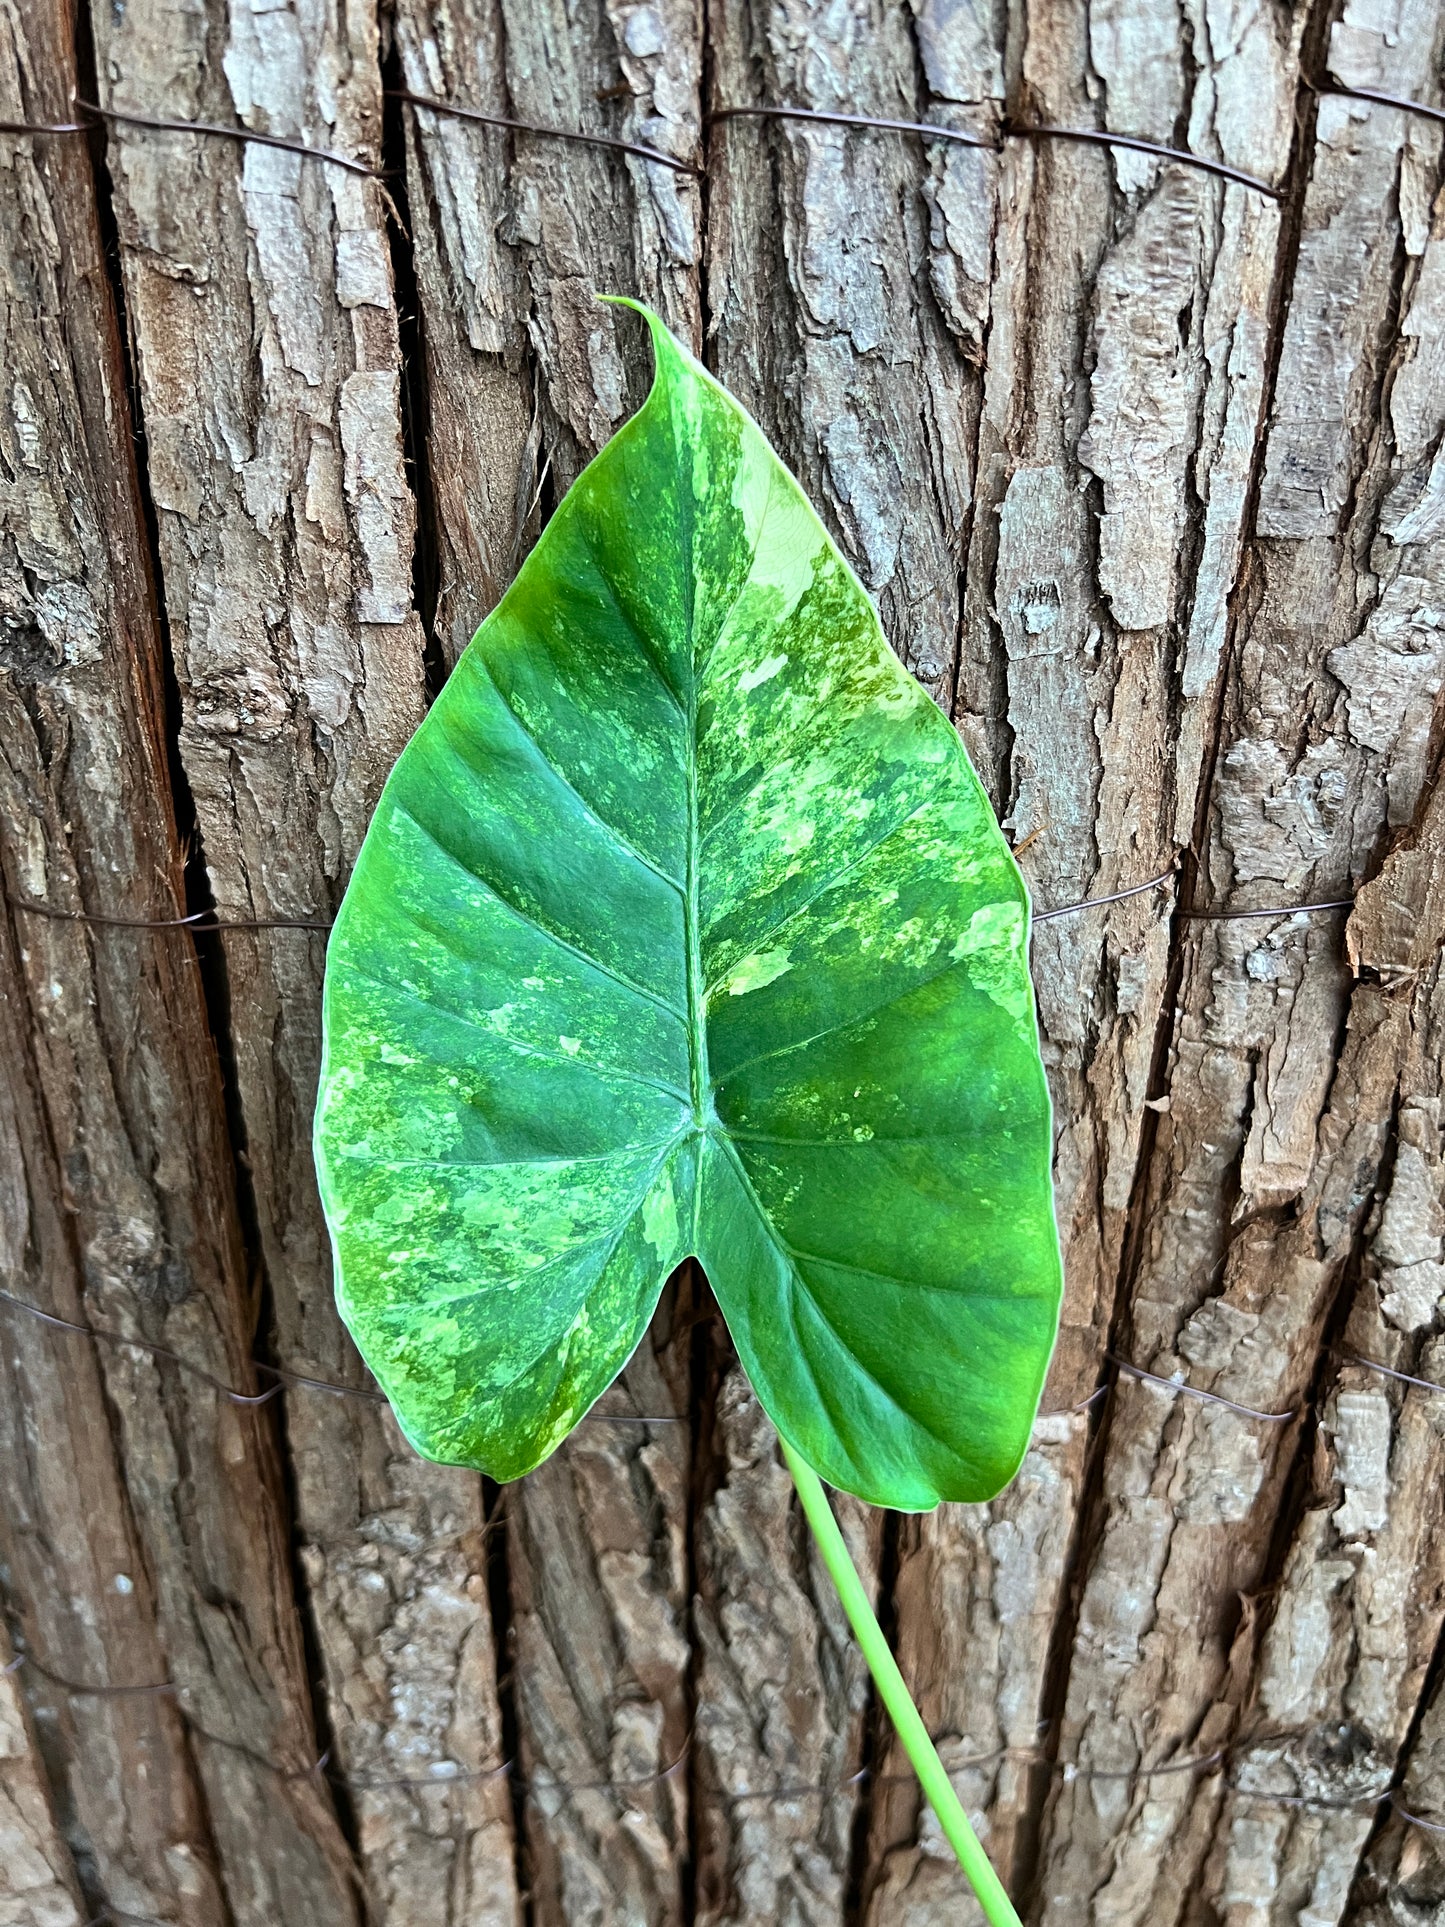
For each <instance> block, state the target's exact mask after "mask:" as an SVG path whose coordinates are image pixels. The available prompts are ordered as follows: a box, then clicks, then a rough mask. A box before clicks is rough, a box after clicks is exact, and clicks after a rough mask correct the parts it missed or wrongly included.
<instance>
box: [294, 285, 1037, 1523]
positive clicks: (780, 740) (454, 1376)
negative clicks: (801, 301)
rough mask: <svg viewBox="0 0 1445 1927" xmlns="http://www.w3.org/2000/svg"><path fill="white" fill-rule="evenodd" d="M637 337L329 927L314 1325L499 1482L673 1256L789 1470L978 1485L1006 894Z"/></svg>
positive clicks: (944, 741)
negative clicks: (647, 363) (334, 1303)
mask: <svg viewBox="0 0 1445 1927" xmlns="http://www.w3.org/2000/svg"><path fill="white" fill-rule="evenodd" d="M643 312H644V313H646V311H645V310H643ZM647 319H648V322H649V324H650V326H651V329H652V337H653V343H654V347H655V351H656V357H657V374H656V379H655V382H654V385H653V389H652V393H651V394H650V396H649V397H648V400H647V402H646V405H645V406H644V407H643V408H642V409H641V411H640V412H639V413H638V414H637V415H635V416H634V417H633V419H632V420H631V421H630V422H628V424H627V425H626V427H624V428H623V429H622V430H621V431H620V433H618V434H617V435H616V436H615V437H614V438H613V440H612V441H611V442H609V443H608V445H607V447H606V448H605V449H604V450H603V451H602V453H601V454H600V455H599V456H598V457H597V459H596V460H595V461H594V462H593V463H592V465H591V466H590V467H589V468H588V469H587V470H586V472H585V473H584V474H583V475H582V476H581V477H580V478H579V480H578V481H577V483H576V485H575V486H574V487H573V488H572V489H571V491H570V492H569V494H568V495H567V498H566V500H565V501H564V502H563V504H562V506H561V507H560V508H559V509H558V511H557V513H556V514H555V515H554V516H553V518H552V520H551V522H550V523H549V524H548V526H547V529H546V531H545V533H544V534H543V536H542V538H541V540H540V541H539V542H538V544H537V546H536V548H535V549H534V550H533V552H532V554H531V555H530V556H529V557H528V559H527V561H526V563H525V565H524V566H523V568H522V570H521V573H520V574H519V576H518V578H517V580H516V582H515V583H514V585H513V586H512V588H511V589H510V590H509V592H508V593H507V595H506V596H505V597H504V598H503V600H502V602H501V603H500V605H499V606H498V608H497V609H496V610H495V611H494V613H493V614H492V615H491V616H490V617H488V619H487V621H486V622H485V623H483V625H482V627H481V629H480V630H479V631H478V633H477V636H476V638H475V640H474V641H473V642H472V644H471V646H470V648H469V649H468V650H467V651H466V653H465V654H464V655H463V657H462V659H461V661H460V663H459V664H458V665H457V668H456V671H455V673H454V674H453V675H452V677H451V679H450V681H449V682H448V683H447V685H446V688H445V689H444V690H443V692H442V694H441V696H440V697H439V698H438V700H437V701H436V703H435V704H434V705H433V707H432V709H431V711H430V713H429V715H428V716H427V719H426V721H425V722H424V723H423V724H422V726H421V728H420V729H419V730H418V731H417V733H416V736H415V737H414V738H413V740H412V742H411V743H410V744H409V746H408V747H407V749H406V751H405V752H404V754H403V755H402V757H401V758H400V760H399V761H398V763H397V765H396V768H395V769H394V770H393V772H392V774H391V777H390V779H389V781H388V782H387V785H386V788H385V790H384V792H383V794H382V798H381V801H380V803H379V804H378V806H377V810H376V815H375V817H374V819H373V821H372V824H371V827H370V829H369V831H368V832H367V836H366V841H365V843H364V845H363V847H362V850H361V854H360V857H359V858H358V861H357V865H356V871H355V874H354V876H353V877H352V880H351V885H350V888H349V889H348V891H347V893H346V900H345V902H344V903H343V905H342V908H341V913H340V916H339V917H338V919H337V923H336V928H335V931H334V933H333V935H332V938H331V946H330V953H329V957H328V961H327V974H326V1001H325V1062H324V1068H323V1072H322V1079H321V1093H320V1101H319V1105H318V1111H317V1126H316V1151H317V1166H318V1170H319V1173H320V1180H321V1191H322V1197H323V1200H324V1202H325V1206H326V1212H327V1216H328V1218H329V1221H330V1224H331V1229H332V1234H333V1238H334V1241H335V1248H336V1261H337V1294H338V1299H339V1302H340V1305H341V1309H342V1313H343V1316H344V1317H345V1318H346V1321H347V1323H348V1325H349V1326H350V1328H351V1330H352V1332H353V1334H354V1335H355V1337H356V1341H357V1343H358V1344H359V1345H360V1347H361V1350H362V1352H363V1354H364V1355H365V1357H366V1359H367V1361H368V1362H369V1364H370V1365H371V1367H372V1369H373V1370H374V1372H375V1373H376V1376H377V1378H378V1380H379V1381H380V1383H381V1384H382V1386H383V1387H384V1388H385V1390H386V1392H387V1394H388V1396H389V1397H390V1398H391V1400H392V1402H393V1404H394V1406H395V1408H396V1412H397V1416H398V1418H399V1420H400V1422H401V1424H402V1426H403V1427H404V1429H405V1431H406V1433H407V1436H408V1437H409V1438H410V1439H411V1440H412V1442H413V1443H414V1444H415V1446H416V1447H417V1449H418V1450H419V1451H421V1452H423V1453H425V1454H426V1455H427V1456H429V1457H432V1458H438V1459H443V1460H446V1461H449V1462H453V1463H461V1464H467V1465H474V1466H479V1467H482V1468H483V1469H485V1470H486V1471H488V1472H490V1473H492V1474H494V1475H495V1476H496V1477H498V1478H503V1479H508V1478H514V1477H516V1476H518V1475H519V1474H521V1473H523V1472H526V1471H528V1470H529V1469H530V1468H531V1467H533V1466H535V1465H536V1464H538V1462H539V1461H540V1460H542V1459H543V1458H545V1457H546V1455H547V1454H548V1453H549V1452H551V1451H552V1450H553V1449H554V1447H555V1446H556V1445H557V1444H558V1443H559V1442H560V1441H561V1440H562V1439H563V1438H564V1437H565V1436H566V1434H567V1433H568V1432H569V1431H570V1430H571V1428H572V1427H573V1426H574V1425H575V1424H576V1422H577V1420H578V1419H579V1418H580V1417H581V1416H582V1414H583V1413H584V1412H585V1411H586V1410H587V1408H588V1406H589V1405H591V1404H592V1402H593V1400H594V1399H596V1398H597V1396H598V1395H599V1393H601V1392H602V1391H603V1390H604V1389H605V1388H606V1387H607V1386H608V1385H609V1384H610V1383H611V1381H612V1379H613V1378H614V1377H615V1376H616V1374H617V1372H618V1371H619V1370H620V1369H621V1368H622V1366H623V1365H624V1364H625V1363H626V1361H627V1359H628V1357H629V1356H630V1354H631V1353H632V1351H633V1349H634V1348H635V1346H636V1345H637V1343H638V1340H639V1339H640V1337H641V1336H642V1333H643V1331H644V1329H645V1327H646V1325H647V1321H648V1319H649V1317H650V1316H651V1314H652V1311H653V1308H654V1306H655V1305H656V1303H657V1298H658V1294H659V1292H660V1290H661V1288H662V1285H663V1282H664V1280H665V1279H666V1277H667V1275H668V1273H669V1272H670V1271H671V1270H672V1269H673V1267H674V1266H675V1265H677V1264H678V1263H679V1262H680V1261H681V1260H682V1259H684V1258H686V1257H688V1256H689V1255H693V1256H696V1257H697V1258H698V1259H699V1260H700V1261H701V1263H702V1265H703V1267H704V1268H705V1270H706V1272H707V1275H708V1278H709V1279H710V1281H711V1283H712V1286H713V1290H714V1291H715V1292H716V1294H717V1298H718V1302H719V1304H720V1305H721V1307H722V1310H723V1313H724V1316H725V1317H726V1319H727V1321H728V1326H729V1328H730V1330H731V1332H732V1335H733V1338H734V1340H735V1342H736V1344H737V1348H738V1352H739V1355H740V1357H741V1359H742V1362H743V1365H744V1366H745V1368H746V1370H747V1373H748V1376H749V1377H750V1379H751V1380H752V1383H753V1385H754V1387H755V1388H756V1390H757V1393H758V1396H759V1398H760V1399H761V1400H762V1403H763V1405H764V1406H765V1408H766V1409H767V1411H768V1413H769V1414H770V1416H771V1417H772V1418H773V1420H774V1422H775V1423H776V1425H777V1427H778V1429H779V1431H780V1432H781V1433H782V1434H783V1436H784V1437H785V1438H786V1439H787V1440H788V1441H789V1443H790V1444H791V1445H792V1446H793V1448H794V1450H795V1451H796V1452H797V1453H798V1454H799V1455H800V1456H801V1457H802V1458H803V1459H805V1460H806V1461H807V1462H808V1463H809V1464H810V1465H812V1466H814V1467H815V1468H816V1469H817V1470H818V1472H820V1473H821V1474H822V1476H823V1477H824V1478H826V1479H828V1480H829V1481H830V1482H831V1483H832V1484H834V1485H837V1486H841V1487H843V1488H844V1489H846V1490H848V1491H850V1492H855V1493H857V1494H859V1495H860V1496H861V1497H863V1498H865V1499H870V1500H873V1501H875V1502H877V1503H880V1504H886V1505H893V1506H898V1507H903V1508H907V1509H921V1508H925V1507H929V1506H932V1505H934V1504H935V1503H936V1502H937V1501H938V1500H939V1499H940V1498H945V1499H982V1498H986V1497H988V1496H990V1495H991V1494H993V1493H994V1492H996V1491H997V1490H998V1489H999V1488H1000V1487H1001V1486H1002V1485H1004V1484H1005V1483H1006V1482H1007V1481H1008V1479H1009V1478H1010V1477H1012V1475H1013V1473H1014V1471H1015V1469H1016V1468H1017V1465H1018V1462H1019V1459H1020V1457H1021V1455H1022V1452H1023V1449H1024V1445H1025V1443H1026V1440H1027V1436H1028V1431H1029V1426H1030V1424H1031V1422H1032V1418H1033V1413H1034V1408H1035V1404H1036V1402H1037V1398H1038V1394H1039V1389H1040V1386H1041V1384H1042V1380H1043V1374H1044V1370H1045V1366H1046V1364H1047V1361H1048V1355H1049V1350H1050V1347H1051V1345H1052V1343H1053V1337H1054V1330H1055V1324H1056V1320H1057V1316H1058V1305H1059V1291H1060V1281H1059V1257H1058V1244H1057V1238H1056V1235H1055V1231H1054V1224H1053V1215H1052V1199H1051V1189H1050V1178H1049V1148H1050V1131H1049V1104H1048V1097H1047V1093H1046V1089H1045V1084H1044V1077H1043V1070H1042V1067H1041V1064H1040V1061H1039V1053H1038V1044H1037V1038H1036V1033H1035V1026H1034V1013H1033V999H1032V994H1031V990H1030V985H1029V978H1028V971H1027V964H1026V952H1027V939H1028V900H1027V896H1026V894H1025V891H1024V888H1023V884H1022V882H1021V880H1020V878H1019V875H1018V871H1017V869H1016V868H1015V866H1014V863H1013V860H1012V858H1011V857H1010V855H1009V853H1008V850H1007V848H1006V846H1005V844H1004V842H1003V839H1002V837H1001V836H1000V834H999V831H998V828H997V826H996V825H995V823H994V820H993V815H992V812H991V811H990V809H989V806H988V802H987V799H986V797H985V796H984V794H983V792H982V790H981V788H980V786H979V783H978V780H977V778H976V777H975V776H974V773H973V771H972V769H971V768H970V766H969V763H968V759H967V757H966V756H965V754H964V751H963V748H962V745H961V744H960V743H959V740H958V738H957V736H956V735H955V733H954V731H953V730H952V728H951V727H950V726H949V724H948V722H947V720H946V719H945V718H944V717H943V716H942V715H941V714H940V713H939V711H938V710H937V709H936V708H935V707H934V705H933V703H931V702H930V701H929V700H928V698H927V697H926V696H925V695H924V693H923V692H922V690H920V689H919V687H918V686H917V684H916V683H915V682H914V681H913V680H912V679H911V678H910V677H909V675H908V674H907V672H906V671H905V670H904V669H903V667H902V666H901V664H900V663H899V662H898V660H897V658H896V657H895V656H894V655H893V654H892V652H891V651H890V650H889V648H888V647H887V645H886V643H885V641H884V639H883V635H882V632H881V630H880V629H879V626H878V620H877V617H876V615H875V614H874V611H873V608H872V605H871V604H870V603H869V601H868V598H867V596H866V595H865V594H864V592H863V590H862V588H861V587H860V585H859V583H858V582H857V580H856V579H855V577H854V576H853V574H852V573H851V571H850V570H849V569H848V567H847V565H846V563H845V562H844V561H843V558H842V557H841V555H840V554H839V553H838V551H837V549H836V548H835V547H834V546H833V544H832V542H831V541H830V540H829V538H828V536H827V534H826V533H825V531H824V529H823V527H822V524H821V523H820V522H819V520H818V518H817V516H816V515H815V514H814V512H813V510H812V509H811V507H810V506H809V504H808V502H807V500H806V499H805V497H804V496H803V494H802V491H801V490H800V489H799V488H798V486H797V484H796V483H795V482H794V481H793V479H792V477H791V476H790V475H789V474H788V473H787V471H786V470H785V469H784V468H783V466H782V464H781V463H780V462H779V461H778V459H777V457H776V456H775V455H774V454H773V452H772V450H771V449H770V448H769V447H768V444H767V442H766V441H765V440H764V438H763V436H762V434H761V433H760V432H759V430H758V428H757V427H756V425H755V424H754V423H753V422H752V420H751V419H750V418H749V417H748V416H747V415H746V414H745V413H744V412H743V410H742V409H741V408H740V407H739V406H738V404H737V403H736V402H735V401H733V400H732V398H731V397H730V396H729V395H728V394H727V393H726V392H725V391H724V390H723V389H722V388H720V387H719V386H718V384H717V383H716V382H715V381H714V380H713V379H712V378H711V377H710V376H709V375H708V374H707V373H706V372H705V371H704V370H703V369H702V368H701V367H700V366H699V365H698V364H697V363H696V362H695V361H693V360H692V358H691V357H690V356H689V355H687V354H685V353H684V352H683V350H682V349H681V348H680V347H679V346H678V344H677V343H676V342H675V341H674V340H673V338H672V337H671V336H670V335H669V334H668V332H667V331H666V329H665V328H664V327H663V326H662V324H661V323H660V322H659V321H658V320H657V318H656V317H655V316H653V315H650V314H648V315H647Z"/></svg>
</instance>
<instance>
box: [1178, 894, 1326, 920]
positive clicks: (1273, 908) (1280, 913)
mask: <svg viewBox="0 0 1445 1927" xmlns="http://www.w3.org/2000/svg"><path fill="white" fill-rule="evenodd" d="M1354 905H1355V899H1354V898H1353V897H1331V898H1330V900H1329V901H1328V902H1327V903H1296V904H1290V905H1284V904H1272V905H1270V906H1269V907H1268V908H1266V909H1263V910H1186V911H1185V912H1184V915H1185V917H1186V918H1188V919H1189V921H1190V922H1192V923H1234V922H1238V921H1240V920H1242V919H1243V918H1245V917H1305V916H1312V915H1313V914H1314V912H1315V911H1317V910H1352V909H1353V908H1354Z"/></svg>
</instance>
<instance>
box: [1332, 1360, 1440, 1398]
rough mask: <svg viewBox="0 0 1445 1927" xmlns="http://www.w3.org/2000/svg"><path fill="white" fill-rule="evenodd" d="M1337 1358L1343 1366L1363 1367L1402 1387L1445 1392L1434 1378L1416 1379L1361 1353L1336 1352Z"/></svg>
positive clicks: (1409, 1373) (1410, 1373)
mask: <svg viewBox="0 0 1445 1927" xmlns="http://www.w3.org/2000/svg"><path fill="white" fill-rule="evenodd" d="M1335 1357H1336V1358H1338V1359H1339V1361H1340V1363H1341V1364H1342V1365H1363V1366H1364V1368H1365V1370H1366V1371H1370V1372H1379V1373H1380V1374H1381V1375H1382V1376H1383V1377H1385V1378H1394V1379H1398V1380H1399V1382H1400V1383H1401V1384H1402V1385H1418V1386H1419V1387H1420V1389H1421V1391H1422V1392H1445V1385H1437V1384H1436V1383H1435V1381H1434V1379H1432V1378H1416V1377H1415V1375H1414V1373H1413V1372H1398V1371H1396V1369H1395V1367H1394V1366H1393V1365H1383V1364H1381V1362H1380V1360H1379V1359H1378V1358H1366V1357H1364V1355H1363V1354H1362V1353H1360V1352H1346V1351H1340V1350H1336V1352H1335Z"/></svg>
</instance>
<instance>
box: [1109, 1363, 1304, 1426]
mask: <svg viewBox="0 0 1445 1927" xmlns="http://www.w3.org/2000/svg"><path fill="white" fill-rule="evenodd" d="M1104 1356H1105V1357H1106V1358H1107V1359H1108V1361H1109V1363H1110V1364H1111V1365H1112V1366H1113V1367H1114V1368H1115V1370H1116V1371H1120V1372H1127V1373H1128V1375H1129V1377H1130V1378H1142V1379H1143V1380H1144V1381H1145V1382H1146V1384H1149V1385H1160V1386H1162V1387H1163V1388H1164V1390H1165V1391H1166V1392H1184V1393H1186V1394H1187V1395H1188V1396H1189V1397H1190V1398H1198V1399H1203V1401H1204V1402H1205V1404H1207V1405H1223V1406H1224V1407H1225V1408H1226V1409H1227V1410H1228V1411H1231V1412H1238V1413H1239V1414H1240V1416H1241V1417H1243V1418H1254V1419H1260V1420H1261V1421H1262V1422H1263V1423H1264V1424H1266V1425H1287V1424H1288V1423H1289V1421H1290V1420H1291V1419H1295V1418H1298V1417H1299V1416H1300V1414H1301V1412H1303V1411H1304V1409H1305V1408H1304V1407H1303V1406H1302V1405H1297V1406H1295V1407H1293V1408H1292V1409H1291V1410H1290V1411H1288V1412H1262V1411H1260V1410H1259V1408H1258V1407H1257V1406H1254V1405H1241V1404H1240V1403H1239V1402H1238V1401H1237V1400H1236V1399H1232V1398H1225V1397H1224V1395H1223V1394H1222V1393H1221V1392H1206V1391H1204V1390H1203V1389H1202V1388H1201V1387H1200V1386H1198V1385H1186V1384H1185V1383H1184V1382H1183V1381H1182V1380H1180V1379H1176V1378H1163V1377H1161V1376H1160V1374H1159V1373H1158V1372H1147V1371H1145V1369H1144V1367H1143V1366H1142V1365H1134V1364H1131V1363H1130V1361H1129V1360H1128V1359H1127V1358H1120V1357H1119V1356H1118V1355H1117V1353H1115V1352H1106V1353H1105V1354H1104Z"/></svg>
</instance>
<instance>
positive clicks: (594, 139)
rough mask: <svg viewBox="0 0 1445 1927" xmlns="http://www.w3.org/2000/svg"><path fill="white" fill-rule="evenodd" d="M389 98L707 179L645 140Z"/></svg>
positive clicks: (398, 90) (394, 93)
mask: <svg viewBox="0 0 1445 1927" xmlns="http://www.w3.org/2000/svg"><path fill="white" fill-rule="evenodd" d="M386 94H387V98H388V99H390V100H401V101H405V102H406V104H407V105H408V106H409V107H425V108H426V109H427V110H428V111H429V112H431V113H433V114H446V115H448V116H449V117H450V118H451V119H452V120H469V121H475V122H477V123H478V125H480V126H482V127H509V128H511V129H512V130H513V131H514V132H516V133H519V134H540V135H541V136H542V137H543V139H545V140H554V141H577V142H580V143H581V144H582V145H583V146H584V147H610V148H611V149H612V150H613V151H614V152H615V153H619V154H635V155H636V156H637V158H638V159H639V160H644V161H655V162H656V163H657V165H658V166H659V167H670V168H671V169H672V170H673V172H674V173H676V174H691V175H693V176H694V177H695V178H696V179H698V180H701V179H703V177H704V174H705V170H704V169H703V168H701V167H697V166H695V165H694V164H693V162H691V161H680V160H678V159H677V158H676V156H675V155H672V154H664V153H663V151H662V149H661V148H660V147H648V146H646V145H645V144H644V143H643V142H641V141H627V140H618V139H616V138H615V137H614V136H613V135H611V134H583V133H580V132H579V131H578V130H577V129H575V128H571V127H543V126H541V125H540V124H539V123H538V122H536V121H532V120H516V119H514V118H513V117H512V116H511V115H509V114H484V113H482V112H481V110H480V109H479V108H476V107H463V106H461V105H460V104H459V103H458V102H456V101H453V100H435V99H433V98H432V96H431V95H430V94H414V93H412V92H411V90H410V89H409V88H406V87H388V88H387V89H386Z"/></svg>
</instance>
